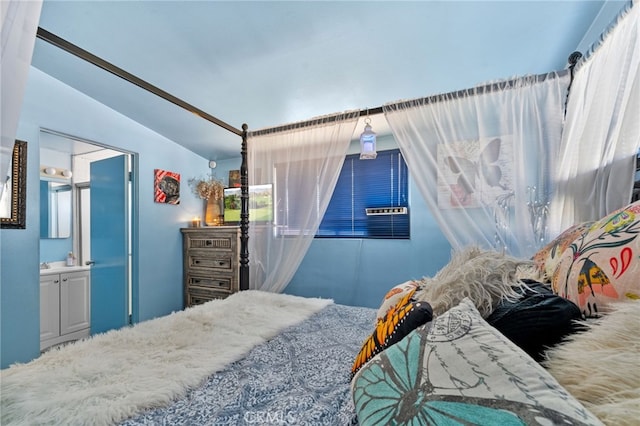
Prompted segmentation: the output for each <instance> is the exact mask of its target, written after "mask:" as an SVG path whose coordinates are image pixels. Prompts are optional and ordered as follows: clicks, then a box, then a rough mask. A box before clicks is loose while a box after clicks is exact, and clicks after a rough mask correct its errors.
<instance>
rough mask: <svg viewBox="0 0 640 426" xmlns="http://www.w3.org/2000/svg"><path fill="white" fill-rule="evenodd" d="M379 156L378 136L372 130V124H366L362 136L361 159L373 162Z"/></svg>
mask: <svg viewBox="0 0 640 426" xmlns="http://www.w3.org/2000/svg"><path fill="white" fill-rule="evenodd" d="M377 155H378V153H377V152H376V134H375V132H374V131H373V130H371V124H369V123H368V122H365V125H364V132H362V134H361V135H360V159H361V160H373V159H374V158H376V156H377Z"/></svg>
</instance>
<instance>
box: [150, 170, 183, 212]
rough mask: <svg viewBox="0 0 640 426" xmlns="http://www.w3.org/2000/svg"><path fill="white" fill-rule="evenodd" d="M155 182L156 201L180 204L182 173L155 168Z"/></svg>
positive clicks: (154, 197) (154, 193) (154, 194)
mask: <svg viewBox="0 0 640 426" xmlns="http://www.w3.org/2000/svg"><path fill="white" fill-rule="evenodd" d="M153 182H154V192H153V200H154V201H155V202H156V203H164V204H180V173H175V172H169V171H167V170H162V169H155V170H154V171H153Z"/></svg>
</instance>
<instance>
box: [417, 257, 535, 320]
mask: <svg viewBox="0 0 640 426" xmlns="http://www.w3.org/2000/svg"><path fill="white" fill-rule="evenodd" d="M532 269H533V263H532V262H531V261H529V260H524V259H516V258H514V257H510V256H507V255H505V254H501V253H498V252H496V251H491V250H485V249H481V248H478V247H467V248H465V249H462V250H460V251H454V252H453V253H452V256H451V261H450V262H449V263H448V264H447V265H445V266H444V267H443V268H442V269H441V270H440V271H439V272H438V273H437V274H436V275H435V276H434V277H433V278H429V277H425V278H423V279H422V280H420V288H419V289H418V290H417V291H416V293H415V294H414V299H417V300H420V301H425V302H428V303H429V304H430V305H431V307H432V308H433V315H434V316H438V315H442V314H443V313H445V312H446V311H448V310H449V309H450V308H452V307H454V306H457V305H458V304H459V303H460V302H461V301H462V299H464V298H465V297H468V298H469V299H471V300H472V301H473V302H474V304H475V306H476V308H477V309H478V311H479V312H480V314H481V315H482V317H483V318H487V317H488V316H489V315H491V312H493V309H494V308H495V306H497V304H498V303H499V302H500V301H501V300H503V299H507V300H517V299H518V298H519V294H518V293H517V292H516V291H515V290H514V288H517V287H520V286H523V285H524V284H523V283H522V282H520V281H519V279H520V278H525V275H527V276H528V274H529V273H530V272H529V271H530V270H532Z"/></svg>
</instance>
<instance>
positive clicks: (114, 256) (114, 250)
mask: <svg viewBox="0 0 640 426" xmlns="http://www.w3.org/2000/svg"><path fill="white" fill-rule="evenodd" d="M90 175H91V180H90V182H91V201H90V210H91V225H90V229H91V262H92V266H91V334H92V335H93V334H96V333H102V332H105V331H108V330H112V329H118V328H121V327H123V326H124V325H127V324H129V315H128V314H129V309H128V306H129V303H128V295H129V271H128V264H129V262H128V247H129V239H128V235H129V223H128V219H129V213H128V212H129V205H128V204H129V196H128V190H129V164H128V156H127V155H120V156H117V157H112V158H108V159H105V160H99V161H94V162H92V163H91V167H90Z"/></svg>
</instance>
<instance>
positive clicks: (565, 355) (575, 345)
mask: <svg viewBox="0 0 640 426" xmlns="http://www.w3.org/2000/svg"><path fill="white" fill-rule="evenodd" d="M611 309H612V310H611V312H608V313H607V314H605V315H604V316H603V317H602V318H599V319H597V320H588V321H585V322H581V323H582V324H583V325H584V326H585V327H586V328H587V330H586V331H584V332H581V333H577V334H572V335H571V336H570V337H568V338H567V340H566V342H564V343H562V344H560V345H557V346H555V347H554V348H552V349H550V350H548V351H547V352H546V354H545V356H546V358H547V359H546V360H545V361H544V362H543V365H544V366H545V367H546V368H547V370H548V371H549V372H550V373H551V374H552V375H553V377H555V378H556V380H558V382H559V383H560V384H561V385H562V386H564V387H565V389H567V390H568V391H569V392H570V393H571V394H572V395H573V396H574V397H575V398H576V399H578V400H579V401H580V402H581V403H582V404H583V405H584V406H585V407H586V408H587V409H588V410H589V411H591V412H592V413H593V414H595V415H596V416H597V417H598V418H599V419H600V420H601V421H602V422H603V423H604V424H606V425H610V426H625V425H629V426H631V425H638V424H639V422H640V339H639V338H638V336H639V335H640V328H639V327H640V300H636V301H632V302H619V303H614V304H612V305H611Z"/></svg>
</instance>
